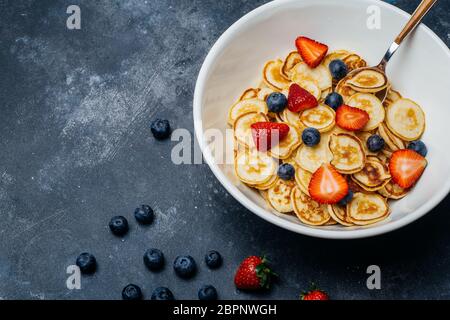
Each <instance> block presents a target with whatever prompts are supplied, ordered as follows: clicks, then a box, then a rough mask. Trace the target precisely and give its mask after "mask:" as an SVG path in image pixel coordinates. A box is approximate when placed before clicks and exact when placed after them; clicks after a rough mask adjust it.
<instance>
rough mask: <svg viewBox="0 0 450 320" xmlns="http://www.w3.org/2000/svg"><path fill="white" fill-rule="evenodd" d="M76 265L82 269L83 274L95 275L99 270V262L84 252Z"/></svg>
mask: <svg viewBox="0 0 450 320" xmlns="http://www.w3.org/2000/svg"><path fill="white" fill-rule="evenodd" d="M76 265H77V266H78V267H79V268H80V271H81V273H86V274H90V273H94V272H95V270H96V269H97V260H96V259H95V257H94V256H93V255H92V254H90V253H87V252H83V253H82V254H80V255H79V256H78V258H77V261H76Z"/></svg>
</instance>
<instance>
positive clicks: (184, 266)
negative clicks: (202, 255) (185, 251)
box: [173, 256, 197, 278]
mask: <svg viewBox="0 0 450 320" xmlns="http://www.w3.org/2000/svg"><path fill="white" fill-rule="evenodd" d="M173 268H174V270H175V273H176V274H177V275H178V276H179V277H181V278H190V277H192V276H193V275H194V274H195V272H196V270H197V265H196V263H195V260H194V258H192V257H191V256H178V257H177V258H176V259H175V261H174V262H173Z"/></svg>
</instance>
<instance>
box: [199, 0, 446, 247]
mask: <svg viewBox="0 0 450 320" xmlns="http://www.w3.org/2000/svg"><path fill="white" fill-rule="evenodd" d="M342 1H345V2H354V1H355V0H341V2H342ZM363 1H365V2H366V3H368V4H374V5H379V6H380V7H383V8H384V9H388V10H393V11H394V12H396V13H398V14H400V15H402V16H403V17H405V18H409V17H410V15H409V14H408V13H407V12H405V11H403V10H402V9H400V8H397V7H396V6H394V5H392V4H389V3H386V2H383V1H381V0H363ZM303 2H305V4H306V3H308V2H311V1H308V0H305V1H303ZM321 2H322V3H326V2H328V0H314V1H313V2H311V3H313V4H320V3H321ZM290 3H296V4H298V3H299V0H276V1H272V2H269V3H266V4H264V5H262V6H259V7H257V8H255V9H254V10H252V11H250V12H248V13H247V14H245V15H244V16H243V17H241V18H240V19H239V20H237V21H236V22H234V23H233V24H232V25H231V26H230V27H229V28H228V29H227V30H226V31H225V32H224V33H223V34H222V35H221V36H220V37H219V39H218V40H217V41H216V42H215V44H214V45H213V46H212V48H211V49H210V51H209V53H208V55H207V56H206V58H205V60H204V62H203V64H202V67H201V69H200V72H199V75H198V77H197V82H196V85H195V91H194V100H193V118H194V129H195V135H196V138H197V142H198V144H199V146H200V149H201V151H202V154H203V156H204V159H205V161H206V163H207V164H208V166H209V167H210V168H211V170H212V172H213V173H214V175H215V176H216V178H217V179H218V180H219V181H220V183H221V184H222V185H223V186H224V187H225V189H226V190H227V191H228V192H229V193H230V194H231V195H232V196H233V198H235V199H236V200H237V201H238V202H239V203H241V204H242V205H243V206H244V207H246V208H247V209H248V210H250V211H251V212H253V213H254V214H256V215H258V216H259V217H261V218H262V219H264V220H266V221H268V222H270V223H272V224H274V225H277V226H279V227H281V228H283V229H286V230H290V231H293V232H296V233H299V234H303V235H307V236H312V237H317V238H325V239H359V238H367V237H373V236H377V235H381V234H385V233H388V232H391V231H394V230H397V229H399V228H401V227H404V226H406V225H408V224H410V223H412V222H414V221H415V220H417V219H419V218H421V217H422V216H424V215H425V214H427V213H428V212H429V211H431V210H432V209H433V208H434V207H435V206H437V205H438V204H439V203H440V202H441V201H442V200H443V199H444V198H445V197H446V196H447V194H448V193H449V191H450V179H449V180H447V183H446V184H445V185H444V186H443V187H442V188H441V190H440V191H439V192H437V193H435V194H434V196H433V197H432V198H430V199H429V200H428V201H427V202H425V203H424V204H422V206H420V207H419V208H417V209H416V210H415V211H413V212H411V213H409V214H408V215H406V216H404V217H402V218H400V219H398V220H396V221H392V222H388V223H385V224H381V225H374V226H373V227H367V228H364V227H363V228H361V229H356V230H342V231H341V230H327V229H318V228H314V227H310V226H306V225H302V224H296V223H294V222H292V221H288V220H286V219H283V218H280V217H278V216H276V215H274V214H272V213H270V212H269V211H267V210H265V209H263V208H261V207H260V206H258V205H257V204H256V203H254V202H253V201H251V200H250V199H248V198H247V196H245V195H244V194H243V193H242V192H241V191H240V190H239V189H238V188H237V186H235V185H234V184H233V183H232V182H231V181H230V180H229V179H228V178H227V177H226V176H225V174H224V173H223V172H222V171H221V169H220V168H219V166H218V165H217V164H216V163H215V161H214V159H213V157H212V154H211V152H210V150H209V147H208V146H207V145H206V143H205V141H204V137H203V123H202V95H203V92H204V89H205V85H206V79H207V78H208V76H209V74H210V67H211V65H212V64H213V62H214V61H215V59H216V57H217V56H218V55H219V54H220V52H222V48H224V47H226V46H227V45H228V43H229V42H230V41H231V40H232V39H233V37H234V35H235V34H237V33H238V32H239V30H240V28H241V27H242V26H244V25H245V24H246V23H247V22H249V21H250V20H252V19H253V18H255V17H257V16H258V15H259V14H261V13H262V12H264V11H266V10H270V9H272V8H274V7H279V6H282V5H287V4H290ZM418 28H421V29H422V30H423V31H424V32H426V33H427V34H428V36H430V37H431V38H432V39H433V40H434V41H435V42H436V43H437V44H438V45H439V46H440V47H441V48H442V49H443V50H444V51H445V52H446V53H447V56H448V58H449V60H450V50H449V48H448V47H447V45H446V44H445V43H444V42H443V41H442V40H441V39H440V38H439V37H438V36H437V35H436V34H435V33H434V32H433V31H432V30H431V29H430V28H429V27H427V26H426V25H425V24H423V23H422V24H421V25H419V27H418Z"/></svg>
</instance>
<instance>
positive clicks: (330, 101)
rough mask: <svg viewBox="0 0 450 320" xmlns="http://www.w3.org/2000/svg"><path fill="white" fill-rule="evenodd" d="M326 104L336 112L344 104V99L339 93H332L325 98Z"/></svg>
mask: <svg viewBox="0 0 450 320" xmlns="http://www.w3.org/2000/svg"><path fill="white" fill-rule="evenodd" d="M325 104H326V105H327V106H329V107H331V108H333V109H334V110H336V109H337V108H339V107H340V106H342V105H343V104H344V99H343V98H342V96H341V95H340V94H339V93H337V92H332V93H330V94H329V95H327V97H326V98H325Z"/></svg>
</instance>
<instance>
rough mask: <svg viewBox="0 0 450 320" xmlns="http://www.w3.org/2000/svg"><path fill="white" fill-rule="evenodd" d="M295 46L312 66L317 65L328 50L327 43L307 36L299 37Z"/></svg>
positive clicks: (304, 59)
mask: <svg viewBox="0 0 450 320" xmlns="http://www.w3.org/2000/svg"><path fill="white" fill-rule="evenodd" d="M295 46H296V47H297V50H298V53H299V54H300V56H301V57H302V59H303V61H305V63H306V64H307V65H308V66H310V67H311V68H315V67H317V66H318V65H319V64H320V63H321V62H322V60H323V58H325V56H326V55H327V52H328V46H327V45H325V44H323V43H320V42H317V41H315V40H312V39H310V38H307V37H298V38H297V39H296V40H295Z"/></svg>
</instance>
